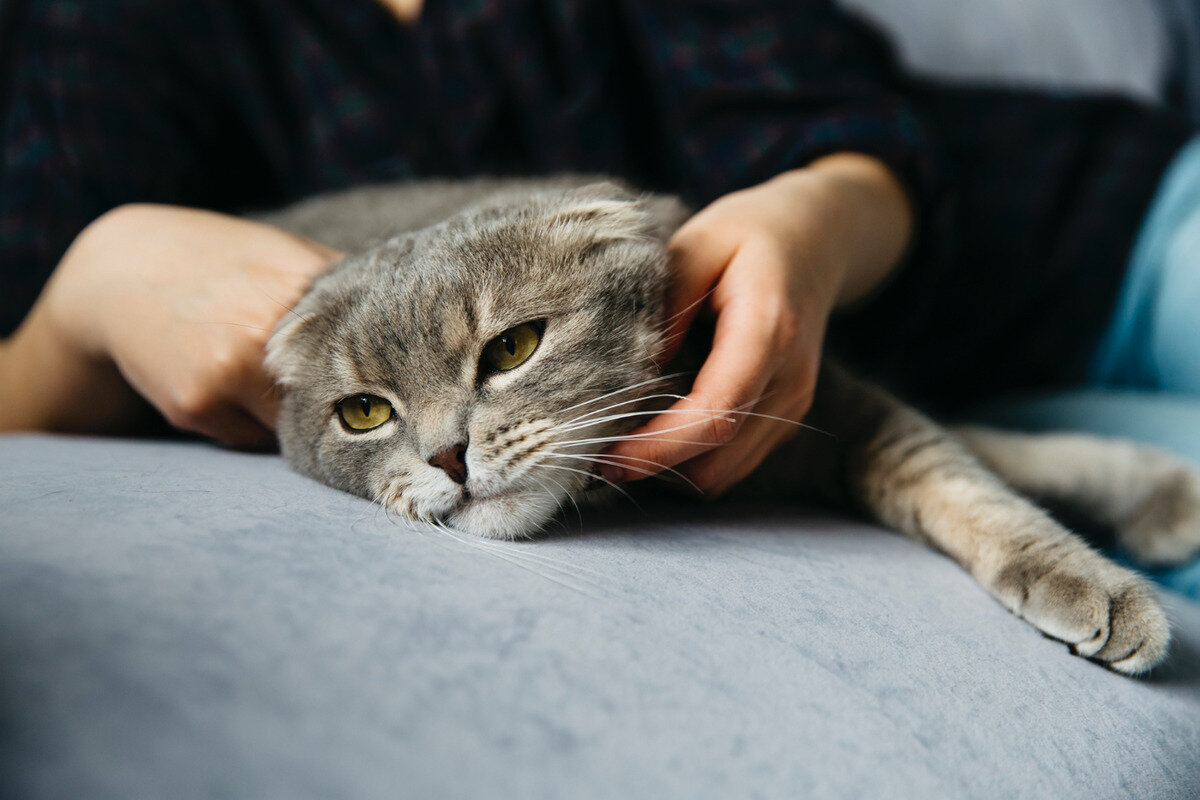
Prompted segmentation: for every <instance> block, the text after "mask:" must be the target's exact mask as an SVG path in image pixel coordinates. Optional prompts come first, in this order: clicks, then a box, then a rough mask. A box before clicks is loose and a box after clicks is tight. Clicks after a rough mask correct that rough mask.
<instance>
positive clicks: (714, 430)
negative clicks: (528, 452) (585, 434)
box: [609, 302, 775, 480]
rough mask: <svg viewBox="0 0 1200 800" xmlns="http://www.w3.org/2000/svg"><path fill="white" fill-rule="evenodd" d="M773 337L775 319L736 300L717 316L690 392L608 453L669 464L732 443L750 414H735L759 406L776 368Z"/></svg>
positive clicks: (632, 459) (638, 475)
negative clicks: (708, 351)
mask: <svg viewBox="0 0 1200 800" xmlns="http://www.w3.org/2000/svg"><path fill="white" fill-rule="evenodd" d="M774 336H775V330H774V325H773V323H772V321H771V320H770V319H767V318H764V317H763V315H761V314H760V313H758V310H757V309H755V308H753V307H752V306H751V305H750V304H749V303H746V302H733V303H731V304H730V305H729V307H727V308H726V309H725V310H724V312H723V313H722V315H721V317H720V318H719V319H718V320H717V328H716V334H715V336H714V339H713V349H712V353H711V354H710V356H709V358H708V360H707V361H706V362H705V363H704V366H703V368H702V369H701V370H700V373H699V375H698V376H697V377H696V382H695V384H694V385H693V387H692V391H691V393H690V394H688V396H687V397H685V398H684V399H683V400H680V401H679V402H677V403H676V404H675V405H673V406H671V408H670V409H668V411H667V413H663V414H659V415H657V416H656V417H654V418H653V419H652V420H651V421H650V422H649V423H648V424H647V425H645V426H643V427H642V428H640V429H639V430H637V431H635V432H634V433H633V435H634V436H636V437H638V438H635V439H632V440H627V441H625V442H621V443H619V444H618V445H617V446H616V447H614V448H612V449H611V450H610V451H609V455H610V456H612V458H613V460H615V461H618V462H619V461H621V459H622V458H623V457H624V458H628V459H630V463H631V464H641V463H644V462H654V463H656V464H658V465H661V467H662V468H666V467H673V466H675V465H676V464H679V463H682V462H683V461H686V460H688V459H690V458H694V457H696V456H697V455H700V454H701V453H705V452H707V451H709V450H711V449H713V448H714V447H718V446H720V445H723V444H728V443H729V442H731V441H733V439H734V437H736V436H737V435H738V431H739V430H740V429H741V427H742V424H743V422H744V420H745V417H744V416H742V415H738V414H736V413H731V412H735V411H746V410H750V409H751V408H752V407H753V406H755V405H756V404H757V402H758V400H759V398H760V397H761V396H762V392H763V388H764V387H765V386H766V385H767V381H768V380H769V379H770V378H771V376H772V373H773V372H774V361H775V354H774V348H773V347H772V343H773V341H774ZM634 459H639V460H638V461H635V460H634ZM648 468H649V469H655V468H654V467H648ZM616 477H620V478H623V479H626V480H630V479H635V478H641V477H648V476H646V475H644V474H634V473H630V474H626V475H619V476H616Z"/></svg>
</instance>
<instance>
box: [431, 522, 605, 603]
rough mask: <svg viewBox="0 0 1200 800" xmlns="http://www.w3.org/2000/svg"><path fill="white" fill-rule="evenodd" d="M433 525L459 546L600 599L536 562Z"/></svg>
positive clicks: (440, 525) (545, 565) (575, 576)
mask: <svg viewBox="0 0 1200 800" xmlns="http://www.w3.org/2000/svg"><path fill="white" fill-rule="evenodd" d="M431 524H433V525H434V526H435V527H436V528H438V529H439V530H441V531H442V532H443V533H445V534H446V535H447V536H449V537H450V538H451V539H453V540H454V541H456V542H458V543H459V544H462V545H466V546H467V547H470V548H471V549H473V550H477V551H480V552H484V553H487V554H488V555H492V556H495V557H496V558H499V559H501V560H502V561H507V562H508V563H509V564H512V565H513V566H515V567H518V568H519V569H523V570H527V571H528V572H532V573H533V574H534V575H537V576H538V577H539V578H545V579H546V580H548V581H551V582H552V583H557V584H558V585H559V586H562V587H564V588H566V589H570V590H572V591H574V592H579V593H580V594H583V595H586V596H588V597H591V598H592V599H594V600H599V599H600V597H599V595H595V594H592V593H591V592H588V591H586V590H584V589H581V588H580V587H579V586H576V585H573V584H572V583H570V582H569V581H566V580H563V579H562V578H559V577H555V576H554V575H553V574H552V573H550V572H543V571H542V570H540V569H538V568H537V566H534V564H535V563H536V562H527V561H523V560H522V559H520V558H516V557H514V556H512V554H511V553H509V552H499V551H498V550H496V549H495V548H493V547H489V546H488V545H485V544H483V543H482V542H479V541H471V540H468V539H465V538H463V537H462V536H460V535H459V534H457V533H456V532H454V530H453V529H452V528H450V526H448V525H446V523H444V522H441V521H440V520H438V521H434V522H433V523H431ZM541 566H543V567H545V568H546V569H547V570H549V569H551V567H550V566H549V565H548V564H542V565H541ZM558 572H559V573H560V574H562V575H565V576H566V577H568V578H572V579H574V580H580V581H584V583H591V582H590V581H587V580H585V579H584V578H582V577H581V576H579V575H571V574H570V573H565V572H563V571H562V570H558ZM592 585H593V586H594V587H595V588H597V589H603V587H601V586H598V585H595V584H592Z"/></svg>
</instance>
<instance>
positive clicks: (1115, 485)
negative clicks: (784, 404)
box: [266, 176, 1200, 673]
mask: <svg viewBox="0 0 1200 800" xmlns="http://www.w3.org/2000/svg"><path fill="white" fill-rule="evenodd" d="M685 215H686V209H684V207H683V206H682V205H681V204H680V203H678V202H677V201H675V200H674V199H673V198H670V197H662V196H654V195H638V194H636V193H634V192H631V191H630V190H629V189H627V188H625V187H622V186H620V185H617V184H615V183H611V182H599V183H596V182H591V181H590V180H589V179H586V178H579V177H572V176H565V177H561V178H556V179H553V180H523V181H511V180H478V181H466V182H426V183H418V184H408V185H401V186H384V187H373V188H368V189H363V190H355V191H352V192H349V193H344V194H341V195H332V196H329V197H324V198H317V199H315V200H311V201H308V202H306V203H303V204H300V205H298V206H295V207H293V208H290V209H286V210H284V211H282V212H279V213H277V214H274V215H271V216H269V217H267V218H266V219H267V221H270V222H272V223H274V224H277V225H280V226H282V227H285V228H289V229H291V230H293V231H295V232H297V233H301V234H304V235H307V236H310V237H312V238H315V239H317V240H319V241H323V242H326V243H328V244H331V245H334V246H337V247H340V248H342V249H344V250H346V251H348V252H350V253H351V255H349V256H348V257H347V258H346V259H344V260H343V261H342V262H340V263H339V264H337V265H335V266H334V267H333V268H332V269H331V270H329V271H328V272H327V273H326V274H324V275H322V276H321V277H319V278H318V279H317V280H316V281H315V282H314V284H313V286H312V289H311V291H310V292H309V293H308V294H307V296H305V297H304V299H303V300H302V301H301V302H300V304H299V305H298V306H297V308H296V309H295V313H294V314H292V315H289V316H288V317H287V318H286V319H285V320H284V321H283V322H282V323H281V324H280V326H279V328H278V330H277V331H276V333H275V335H274V337H273V338H272V339H271V342H270V344H269V346H268V364H269V366H270V368H271V369H272V370H273V372H274V374H275V375H276V376H277V378H278V380H279V382H280V384H281V386H282V387H283V390H284V401H283V406H282V412H281V417H280V424H279V433H280V441H281V443H282V447H283V452H284V454H285V456H286V457H287V458H288V460H289V461H290V462H291V464H292V465H293V466H294V467H295V468H296V469H298V470H300V471H301V472H304V473H306V474H308V475H310V476H312V477H314V478H316V479H317V480H320V481H323V482H325V483H328V484H330V485H332V486H335V487H337V488H340V489H344V490H346V491H349V492H353V493H355V494H359V495H362V496H364V497H369V498H372V499H375V500H378V501H380V502H381V503H383V504H385V505H386V506H387V507H389V508H391V509H393V510H396V511H398V512H399V513H400V514H402V515H403V516H405V517H407V518H409V519H412V520H419V521H427V522H434V523H437V524H448V525H450V526H453V527H455V528H459V529H462V530H465V531H468V532H471V533H476V534H479V535H483V536H489V537H497V538H513V537H518V536H527V535H531V534H532V533H534V532H536V531H537V530H538V529H539V528H541V527H542V526H543V525H544V524H545V523H546V522H547V521H548V520H550V519H551V518H552V517H553V516H554V514H555V513H557V511H558V509H559V508H560V506H561V505H562V504H563V503H564V502H574V501H576V500H577V499H578V498H580V497H582V496H584V495H585V494H586V493H587V492H588V491H589V490H590V489H592V488H595V487H596V485H597V484H598V480H597V479H596V477H595V473H596V468H597V466H598V465H599V464H601V463H603V456H602V453H603V451H604V449H605V448H606V446H607V445H608V444H609V443H611V442H612V441H614V440H615V439H616V438H617V437H619V436H620V435H621V434H623V433H625V432H627V431H628V430H629V429H630V428H631V427H634V426H635V425H636V424H638V422H640V421H641V420H642V419H643V418H642V417H637V416H632V415H631V414H632V412H639V411H645V410H651V409H653V408H655V407H657V405H656V404H661V403H663V402H666V401H667V400H668V399H669V398H664V397H663V395H664V393H668V392H669V391H672V390H683V389H686V386H682V387H673V386H670V385H668V384H667V383H666V382H665V381H661V380H656V379H657V378H659V377H660V376H661V375H662V373H663V372H664V370H663V367H662V365H661V364H659V363H657V362H656V360H655V359H656V358H657V356H658V354H659V352H660V350H661V348H662V344H663V341H664V335H663V334H664V326H665V324H666V320H664V318H663V317H664V312H663V309H664V295H665V291H666V288H667V284H668V277H669V276H668V272H667V264H666V258H665V253H664V245H665V242H666V240H667V238H668V237H669V236H670V234H671V233H672V232H673V231H674V229H675V228H676V227H678V225H679V224H681V222H682V221H683V219H684V217H685ZM533 320H544V321H545V331H544V336H543V339H542V342H541V344H540V346H539V347H538V349H537V351H536V352H535V353H534V355H533V356H532V357H531V358H530V359H529V360H528V361H527V362H525V363H524V364H522V365H521V366H519V367H517V368H515V369H513V370H512V371H511V372H504V373H498V374H491V375H485V374H482V373H480V371H479V369H478V368H479V365H480V354H481V351H482V349H483V347H484V345H485V344H486V343H487V342H488V341H489V340H490V339H492V338H493V337H495V336H496V335H498V334H499V333H501V332H502V331H504V330H506V329H508V328H511V327H512V326H514V325H518V324H520V323H524V322H529V321H533ZM360 393H369V394H373V395H378V396H380V397H383V398H385V399H387V400H388V401H389V402H391V403H392V405H393V406H394V408H395V409H396V412H397V413H396V416H395V418H394V419H393V420H392V421H391V422H389V423H385V424H384V425H383V426H381V427H380V428H378V429H375V430H372V431H369V432H366V433H352V432H348V431H347V430H345V429H344V428H343V427H342V426H341V424H340V423H339V422H338V419H337V415H336V413H335V410H334V408H335V403H336V402H337V401H339V400H340V399H342V398H345V397H348V396H353V395H356V394H360ZM807 421H808V422H809V423H811V424H812V425H813V426H814V427H816V428H819V429H821V430H823V431H825V432H826V433H825V434H817V433H812V432H809V431H800V432H798V434H797V435H796V436H795V437H794V438H793V439H792V440H791V441H790V442H789V443H787V444H786V445H784V446H783V447H781V448H780V449H779V450H777V451H776V452H775V453H774V454H773V455H772V456H771V457H770V458H769V459H768V460H767V462H766V463H765V464H764V465H763V467H762V468H760V469H759V470H758V472H757V473H756V474H755V475H754V476H752V477H751V479H749V480H748V481H747V482H746V483H745V484H744V485H743V486H742V487H740V489H739V491H742V492H744V493H748V494H757V495H767V496H771V497H797V496H808V497H816V498H819V499H822V500H825V501H831V502H835V503H838V504H841V505H843V506H846V507H851V508H855V509H858V510H861V511H863V512H865V513H867V514H868V515H870V516H871V517H873V518H875V519H877V520H879V521H881V522H883V523H885V524H887V525H890V526H892V527H895V528H897V529H898V530H901V531H903V532H904V533H906V534H908V535H910V536H912V537H914V538H915V539H917V540H919V541H923V542H925V543H927V544H929V545H931V546H933V547H935V548H937V549H939V550H941V551H943V552H945V553H946V554H947V555H949V556H950V557H952V558H954V559H955V560H956V561H958V562H959V563H960V564H962V565H963V567H964V568H966V569H967V570H968V571H969V572H970V573H971V574H972V575H974V576H975V578H976V579H977V580H978V581H979V582H980V584H981V585H983V586H984V588H986V589H987V590H988V591H990V592H991V593H992V594H993V595H994V596H995V597H996V598H997V599H998V600H999V601H1000V602H1001V603H1003V604H1004V605H1005V606H1006V607H1007V608H1009V609H1010V610H1012V611H1013V612H1014V613H1016V614H1018V615H1020V616H1022V617H1023V618H1025V619H1027V620H1028V621H1029V622H1031V623H1032V624H1034V625H1035V626H1037V627H1038V628H1040V629H1041V630H1043V631H1044V632H1046V633H1047V634H1049V635H1051V636H1054V637H1057V638H1060V639H1062V640H1064V641H1066V642H1068V643H1070V645H1071V646H1072V648H1073V649H1074V650H1075V652H1078V653H1080V654H1082V655H1085V656H1087V657H1090V658H1093V659H1096V660H1098V661H1101V662H1103V663H1105V664H1107V665H1109V666H1112V667H1113V668H1115V669H1118V670H1121V671H1125V672H1130V673H1137V672H1141V671H1144V670H1146V669H1148V668H1150V667H1151V666H1153V665H1154V664H1155V663H1157V662H1158V661H1159V660H1161V658H1162V657H1163V655H1164V654H1165V652H1166V648H1167V642H1168V636H1169V634H1168V627H1167V623H1166V619H1165V617H1164V616H1163V612H1162V610H1161V608H1160V606H1159V605H1158V602H1157V600H1156V599H1155V597H1154V594H1153V592H1152V591H1151V590H1150V588H1149V587H1148V585H1147V584H1146V583H1145V581H1144V580H1143V579H1142V578H1141V577H1140V576H1138V575H1137V574H1135V573H1133V572H1130V571H1129V570H1126V569H1123V568H1122V567H1119V566H1117V565H1116V564H1114V563H1112V562H1110V561H1108V560H1107V559H1105V558H1104V557H1103V556H1101V555H1100V554H1098V553H1096V552H1095V551H1093V550H1091V549H1090V548H1089V547H1088V546H1087V545H1086V544H1084V543H1083V542H1082V541H1081V540H1080V539H1078V538H1077V537H1076V536H1075V535H1074V534H1072V533H1070V532H1068V531H1067V530H1065V529H1064V528H1063V527H1062V526H1061V525H1059V524H1058V523H1057V522H1056V521H1054V520H1053V519H1051V518H1050V517H1049V516H1048V515H1047V514H1046V513H1045V512H1043V511H1042V510H1041V509H1039V508H1038V507H1037V506H1036V505H1034V504H1033V502H1031V501H1030V500H1028V499H1026V498H1025V497H1023V496H1022V495H1019V494H1017V493H1016V492H1017V491H1023V492H1027V493H1029V495H1031V496H1035V497H1036V496H1040V497H1045V498H1047V499H1054V500H1056V501H1061V500H1067V501H1072V500H1074V501H1077V504H1078V505H1080V506H1082V508H1083V510H1084V511H1090V512H1091V513H1092V514H1093V516H1095V517H1097V518H1098V519H1099V520H1101V521H1104V522H1110V523H1112V524H1114V525H1116V526H1117V527H1118V529H1119V530H1121V531H1123V534H1122V535H1123V536H1124V538H1125V540H1126V541H1127V543H1129V544H1130V546H1131V547H1132V548H1133V549H1134V552H1135V553H1138V554H1140V555H1143V556H1145V557H1147V558H1151V559H1153V560H1156V561H1159V562H1162V561H1174V560H1182V559H1183V558H1185V557H1188V556H1190V555H1192V554H1194V553H1195V552H1196V550H1197V549H1200V481H1198V480H1197V478H1196V475H1195V473H1194V472H1192V471H1191V470H1190V468H1188V467H1186V466H1185V465H1183V464H1182V463H1181V462H1179V461H1178V460H1175V459H1173V458H1171V457H1170V456H1167V455H1165V454H1162V453H1158V452H1156V451H1149V450H1147V449H1145V448H1140V447H1138V446H1135V445H1130V444H1126V443H1112V442H1105V441H1102V440H1098V439H1092V438H1088V437H1076V438H1075V439H1073V440H1072V441H1071V442H1064V441H1062V440H1056V439H1039V438H1037V437H1012V436H1007V435H1003V434H997V433H994V432H988V431H971V430H966V431H962V432H960V434H961V435H956V434H955V433H952V432H950V431H948V430H946V429H944V428H942V427H940V426H938V425H937V424H935V423H934V422H932V421H931V420H929V419H928V418H926V417H924V416H923V415H921V414H920V413H918V412H917V411H915V410H913V409H911V408H909V407H908V406H905V405H904V404H902V403H900V402H899V401H897V400H895V399H894V398H892V397H891V396H890V395H888V394H887V393H886V392H884V391H882V390H881V389H879V388H878V387H874V386H872V385H870V384H867V383H864V382H862V381H860V380H858V379H856V378H854V377H853V376H851V375H849V374H848V373H846V372H845V371H844V370H842V369H841V368H840V367H838V366H837V365H834V364H829V365H827V366H826V367H824V368H823V370H822V373H821V376H820V380H819V385H818V390H817V395H816V400H815V403H814V406H813V410H812V412H811V414H810V416H809V418H808V420H807ZM830 434H831V435H830ZM455 445H466V455H465V463H466V466H467V475H466V482H465V483H464V484H463V485H461V486H460V485H459V484H458V483H456V482H455V481H454V480H452V479H451V477H450V476H449V474H448V472H447V471H445V470H444V469H443V468H439V467H438V466H436V465H435V463H432V462H434V461H436V459H435V456H437V455H438V454H439V453H443V452H444V451H446V450H447V448H453V447H454V446H455ZM1048 462H1049V463H1052V464H1053V467H1052V469H1039V468H1038V467H1037V464H1039V463H1041V464H1045V463H1048ZM985 463H986V466H985ZM627 466H628V465H627ZM1139 466H1147V467H1148V468H1147V469H1140V468H1139ZM993 470H994V471H993ZM1051 476H1054V477H1053V478H1052V477H1051ZM1117 494H1120V497H1115V495H1117Z"/></svg>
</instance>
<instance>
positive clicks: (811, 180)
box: [773, 153, 914, 306]
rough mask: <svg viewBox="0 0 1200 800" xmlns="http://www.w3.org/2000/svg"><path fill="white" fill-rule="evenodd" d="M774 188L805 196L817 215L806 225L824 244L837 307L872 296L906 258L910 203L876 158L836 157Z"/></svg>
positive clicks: (808, 208) (793, 174)
mask: <svg viewBox="0 0 1200 800" xmlns="http://www.w3.org/2000/svg"><path fill="white" fill-rule="evenodd" d="M773 183H779V184H780V186H781V187H782V188H785V189H786V190H789V191H793V192H804V193H805V196H804V198H803V201H804V203H805V208H806V213H814V214H815V215H816V217H815V218H814V219H812V220H810V222H809V223H808V224H809V226H810V227H811V228H813V229H814V230H813V233H814V234H815V235H817V236H819V237H820V239H821V242H822V245H821V246H822V248H823V250H822V252H823V254H824V256H825V258H824V261H825V263H826V264H827V265H828V266H827V268H828V269H830V270H834V271H835V272H836V273H837V274H835V275H833V276H832V278H833V280H835V282H836V289H835V292H834V302H835V303H836V305H838V306H844V305H847V304H850V303H853V302H854V301H856V300H858V299H860V298H862V297H864V296H866V295H867V294H869V293H870V292H871V291H872V290H873V289H875V288H876V287H877V286H879V285H880V284H881V283H883V281H884V280H885V279H886V278H887V276H888V275H889V274H890V273H891V272H892V271H893V270H894V269H895V268H896V266H897V265H898V264H899V263H900V261H901V260H902V259H903V257H904V254H905V252H906V251H907V249H908V246H909V243H910V241H911V240H912V237H913V225H914V220H913V216H914V215H913V210H912V203H911V202H910V200H909V198H908V194H907V193H906V192H905V190H904V187H903V185H901V183H900V181H899V180H898V179H897V178H896V176H895V175H894V174H893V173H892V171H891V170H890V169H889V168H888V167H887V166H886V165H885V164H884V163H883V162H881V161H879V160H878V159H875V158H872V157H871V156H866V155H861V154H858V153H838V154H835V155H831V156H826V157H824V158H821V159H818V160H817V161H814V162H812V163H811V164H809V165H808V166H807V167H804V168H802V169H798V170H793V171H791V172H787V173H784V174H782V175H780V176H779V177H777V178H775V179H774V181H773ZM814 193H815V195H816V196H815V197H814V196H813V194H814Z"/></svg>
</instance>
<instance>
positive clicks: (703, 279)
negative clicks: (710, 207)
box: [665, 212, 733, 358]
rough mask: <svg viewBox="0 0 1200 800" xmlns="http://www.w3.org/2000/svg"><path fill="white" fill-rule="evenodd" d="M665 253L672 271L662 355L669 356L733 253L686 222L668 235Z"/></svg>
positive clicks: (701, 307)
mask: <svg viewBox="0 0 1200 800" xmlns="http://www.w3.org/2000/svg"><path fill="white" fill-rule="evenodd" d="M701 214H703V212H701ZM667 253H668V256H669V257H670V259H671V271H672V274H673V279H672V282H671V289H670V291H669V292H668V293H667V308H666V320H667V336H668V344H667V352H666V354H665V358H670V357H671V356H672V355H674V354H675V352H676V351H677V350H678V349H679V345H680V344H681V343H682V342H683V338H684V336H685V335H686V334H687V331H688V329H689V328H690V327H691V324H692V320H693V319H695V317H696V315H697V314H698V313H700V311H701V310H702V309H703V308H704V304H705V300H707V299H708V297H709V296H710V295H711V294H712V291H713V289H714V287H715V286H716V283H717V280H718V279H719V278H720V277H721V273H722V272H723V271H724V269H725V265H726V264H728V263H729V261H730V259H731V258H732V256H733V252H732V251H731V250H730V249H729V247H728V245H726V244H725V243H724V242H721V241H719V240H717V239H716V237H713V236H712V235H709V234H708V233H707V232H706V229H705V228H704V226H703V225H695V224H692V223H688V224H685V225H684V226H683V227H682V228H680V229H679V231H678V232H676V234H675V235H674V236H673V237H671V241H670V243H669V244H668V245H667Z"/></svg>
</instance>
